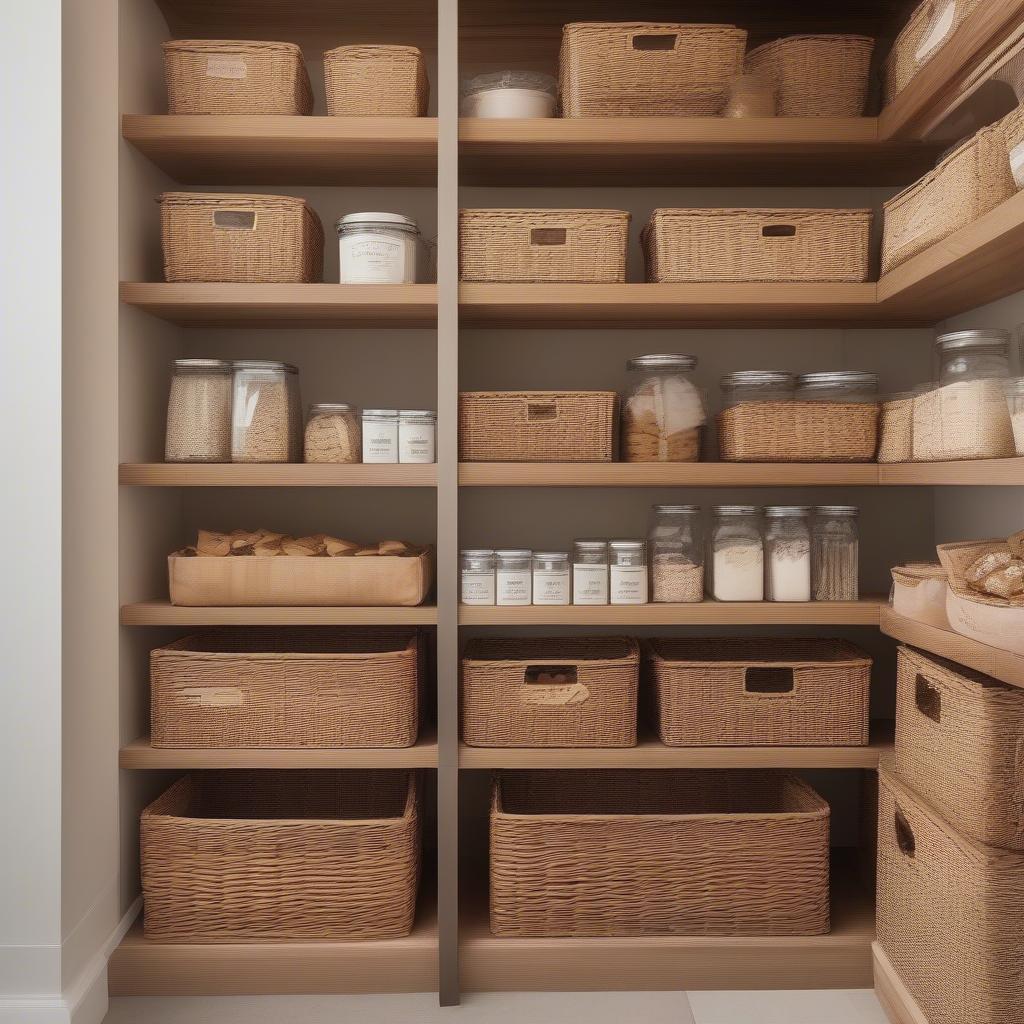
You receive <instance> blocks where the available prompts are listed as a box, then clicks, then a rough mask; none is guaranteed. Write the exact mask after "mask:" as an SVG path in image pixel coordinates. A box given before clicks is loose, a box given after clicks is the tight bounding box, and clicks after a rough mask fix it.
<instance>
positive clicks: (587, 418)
mask: <svg viewBox="0 0 1024 1024" xmlns="http://www.w3.org/2000/svg"><path fill="white" fill-rule="evenodd" d="M617 420H618V395H616V394H615V392H614V391H466V392H463V393H462V394H461V395H459V458H460V460H461V461H463V462H611V461H612V457H613V454H614V449H615V424H616V421H617Z"/></svg>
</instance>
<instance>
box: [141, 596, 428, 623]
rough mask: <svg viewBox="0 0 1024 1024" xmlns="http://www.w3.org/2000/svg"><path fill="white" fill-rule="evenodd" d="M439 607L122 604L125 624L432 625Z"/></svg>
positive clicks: (147, 602)
mask: <svg viewBox="0 0 1024 1024" xmlns="http://www.w3.org/2000/svg"><path fill="white" fill-rule="evenodd" d="M436 623H437V608H435V607H434V606H433V605H420V606H418V607H416V608H186V607H183V606H180V605H173V604H170V603H169V602H168V601H140V602H138V603H136V604H125V605H122V606H121V625H122V626H432V625H435V624H436Z"/></svg>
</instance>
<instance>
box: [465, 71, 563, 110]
mask: <svg viewBox="0 0 1024 1024" xmlns="http://www.w3.org/2000/svg"><path fill="white" fill-rule="evenodd" d="M557 95H558V85H557V83H556V82H555V80H554V79H553V78H552V77H551V76H550V75H545V74H542V73H541V72H539V71H491V72H488V73H487V74H483V75H477V76H476V77H475V78H470V79H469V80H468V81H466V82H465V83H463V86H462V89H461V100H460V103H459V112H460V113H461V115H462V116H463V117H486V118H503V117H526V118H531V117H554V116H555V105H556V97H557Z"/></svg>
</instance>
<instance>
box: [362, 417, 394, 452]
mask: <svg viewBox="0 0 1024 1024" xmlns="http://www.w3.org/2000/svg"><path fill="white" fill-rule="evenodd" d="M397 461H398V410H397V409H364V410H363V462H368V463H377V464H380V463H386V462H397Z"/></svg>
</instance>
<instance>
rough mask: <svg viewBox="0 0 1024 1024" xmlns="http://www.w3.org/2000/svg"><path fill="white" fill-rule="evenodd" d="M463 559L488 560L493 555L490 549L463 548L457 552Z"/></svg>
mask: <svg viewBox="0 0 1024 1024" xmlns="http://www.w3.org/2000/svg"><path fill="white" fill-rule="evenodd" d="M459 554H460V555H462V557H463V558H490V557H491V555H493V554H494V550H493V549H492V548H463V549H462V551H460V552H459Z"/></svg>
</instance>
